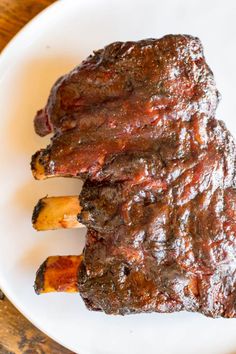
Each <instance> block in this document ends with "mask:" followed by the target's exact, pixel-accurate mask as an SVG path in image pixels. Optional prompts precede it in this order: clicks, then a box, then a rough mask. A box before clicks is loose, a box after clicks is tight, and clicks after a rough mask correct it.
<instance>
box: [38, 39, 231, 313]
mask: <svg viewBox="0 0 236 354" xmlns="http://www.w3.org/2000/svg"><path fill="white" fill-rule="evenodd" d="M218 100H219V93H218V91H217V89H216V86H215V82H214V78H213V74H212V72H211V70H210V68H209V67H208V65H207V64H206V61H205V58H204V55H203V49H202V45H201V42H200V41H199V39H198V38H194V37H191V36H188V35H168V36H165V37H163V38H161V39H147V40H141V41H138V42H125V43H122V42H116V43H112V44H110V45H108V46H106V47H105V48H104V49H101V50H98V51H96V52H94V54H93V55H91V56H89V57H88V58H87V59H86V60H85V61H83V62H82V64H81V65H79V66H78V67H76V68H75V69H74V70H72V71H71V72H70V73H69V74H67V75H65V76H63V77H61V78H60V79H59V80H58V81H57V82H56V83H55V85H54V86H53V88H52V90H51V93H50V96H49V99H48V102H47V105H46V107H45V108H44V109H43V110H41V111H39V112H38V113H37V115H36V118H35V121H34V123H35V130H36V132H37V133H38V134H39V135H42V136H43V135H46V134H48V133H51V132H52V133H53V137H52V139H51V143H50V145H49V146H48V147H47V148H46V149H44V150H40V151H39V152H37V153H36V154H35V155H34V156H33V158H32V163H31V166H32V171H33V174H34V176H35V178H36V179H44V178H47V177H52V176H70V177H79V178H81V179H82V180H84V185H83V188H82V192H81V195H80V197H79V198H80V205H81V208H82V210H81V212H80V213H79V210H78V213H79V215H78V221H79V222H81V223H82V224H84V225H86V226H87V228H88V231H87V239H86V245H85V248H84V251H83V259H82V261H81V264H80V261H79V262H78V263H79V264H80V267H79V271H78V290H79V292H80V294H81V296H82V298H83V300H84V302H85V304H86V305H87V307H88V308H89V309H91V310H100V311H104V312H105V313H107V314H122V315H124V314H130V313H139V312H151V311H157V312H173V311H181V310H186V311H193V312H201V313H203V314H205V315H207V316H211V317H218V316H222V317H236V288H235V285H236V262H235V257H236V237H235V236H236V189H235V188H236V177H235V161H236V148H235V142H234V139H233V137H232V135H231V134H230V133H229V132H228V131H227V129H226V128H225V125H224V123H223V122H222V121H220V120H217V119H216V118H215V111H216V108H217V104H218ZM39 209H40V208H39ZM37 213H39V210H38V209H37ZM37 213H36V214H37ZM36 217H37V215H35V214H34V218H36ZM45 267H46V263H44V265H43V267H41V268H40V270H39V273H38V277H37V280H36V290H37V291H38V292H40V287H42V284H43V276H44V271H45V269H46V268H45Z"/></svg>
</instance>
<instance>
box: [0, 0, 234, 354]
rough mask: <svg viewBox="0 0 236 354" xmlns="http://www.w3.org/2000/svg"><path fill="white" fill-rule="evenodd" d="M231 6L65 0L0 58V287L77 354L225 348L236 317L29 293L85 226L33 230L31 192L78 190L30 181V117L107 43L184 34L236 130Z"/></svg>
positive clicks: (217, 351)
mask: <svg viewBox="0 0 236 354" xmlns="http://www.w3.org/2000/svg"><path fill="white" fill-rule="evenodd" d="M235 20H236V5H235V2H234V0H232V1H217V0H212V1H211V0H209V1H207V0H205V1H200V0H197V1H187V0H186V1H184V0H179V1H170V0H165V1H157V0H153V1H151V0H150V1H148V0H146V1H139V0H133V1H128V0H126V1H124V2H123V1H122V0H97V1H96V0H77V1H75V0H65V1H60V2H57V3H55V4H54V5H53V6H51V7H50V8H48V9H47V10H46V11H44V12H43V13H42V14H41V15H39V16H38V17H37V18H35V19H34V20H33V21H32V22H31V23H30V24H28V25H27V26H26V27H25V28H24V29H23V30H22V31H21V32H20V33H19V34H18V35H17V36H16V37H15V39H14V40H12V41H11V43H10V44H9V45H8V46H7V48H6V49H5V50H4V51H3V53H2V54H1V56H0V113H1V117H0V142H1V155H0V159H1V161H0V166H1V171H0V188H1V196H0V218H1V220H0V225H1V235H0V287H1V288H2V289H3V290H4V292H5V293H6V294H7V296H8V297H9V298H10V299H11V301H12V302H13V303H14V304H15V305H16V306H17V307H18V309H19V310H20V311H21V312H22V313H23V314H24V315H25V316H26V317H28V318H29V319H30V320H31V321H32V322H33V323H34V324H35V325H36V326H38V327H39V328H40V329H41V330H43V331H44V332H46V333H47V334H48V335H50V336H51V337H53V338H54V339H55V340H57V341H58V342H60V343H61V344H63V345H65V346H66V347H68V348H70V349H71V350H73V351H75V352H79V353H80V354H106V353H109V354H123V353H124V354H126V353H130V354H143V353H148V354H157V353H159V354H174V353H181V354H194V353H196V354H198V353H201V354H233V353H235V352H236V336H235V333H236V319H235V320H234V319H231V320H223V319H217V320H213V319H209V318H205V317H203V316H202V315H199V314H190V313H177V314H171V315H165V314H143V315H130V316H126V317H114V316H107V315H104V314H102V313H95V312H89V311H88V310H87V309H86V308H85V306H84V304H83V302H82V300H81V299H80V296H79V295H69V294H52V295H44V296H41V297H38V296H36V295H35V294H34V291H33V287H32V286H33V282H34V276H35V271H36V269H37V268H38V266H39V265H40V264H41V262H42V261H43V260H44V259H45V258H46V257H47V256H49V255H53V254H79V253H80V252H81V251H82V248H83V243H84V235H85V229H80V230H76V231H75V230H65V231H54V232H45V233H36V232H35V231H34V230H33V229H32V227H31V213H32V209H33V206H34V204H35V203H36V201H37V200H38V198H40V197H42V196H44V195H46V194H49V195H61V194H71V193H77V192H79V189H80V184H79V182H78V181H76V180H72V179H66V180H63V179H54V180H53V179H51V180H48V181H43V182H37V181H34V180H33V178H32V176H31V172H30V166H29V162H30V158H31V154H32V153H33V152H34V151H36V150H37V149H38V148H40V147H44V146H45V145H46V143H47V142H48V140H49V139H48V137H47V138H44V139H42V138H39V137H38V136H36V134H35V133H34V131H33V124H32V121H33V117H34V114H35V112H36V110H37V109H39V108H41V107H42V106H43V105H44V104H45V101H46V98H47V96H48V92H49V89H50V87H51V85H52V84H53V83H54V81H55V80H56V79H57V78H58V76H60V75H61V74H64V73H66V72H67V71H68V70H70V69H72V68H73V66H75V65H76V64H78V63H79V62H80V61H81V60H82V59H83V58H85V57H86V56H87V55H88V54H90V53H91V52H92V50H93V49H98V48H100V47H102V46H103V45H105V44H107V43H109V42H112V41H115V40H124V41H125V40H130V39H141V38H147V37H160V36H162V35H164V34H167V33H189V34H193V35H197V36H199V37H200V38H201V40H202V42H203V44H204V47H205V54H206V57H207V61H208V63H209V64H210V66H211V67H212V69H213V71H214V73H215V76H216V80H217V85H218V88H219V89H220V91H221V93H222V96H223V99H222V102H221V104H220V107H219V109H218V117H220V118H222V119H224V120H225V121H226V123H227V126H228V128H230V129H231V131H232V132H233V133H234V135H235V136H236V123H235V118H236V117H235V112H236V99H235V93H236V89H235V82H236V70H235V57H236V41H235V38H236V21H235Z"/></svg>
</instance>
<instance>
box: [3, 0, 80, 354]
mask: <svg viewBox="0 0 236 354" xmlns="http://www.w3.org/2000/svg"><path fill="white" fill-rule="evenodd" d="M81 1H84V0H81ZM71 3H73V0H67V1H65V0H64V1H63V0H60V1H59V0H57V1H55V2H54V3H52V4H50V5H49V6H48V7H46V8H45V9H43V10H42V11H41V12H39V13H38V14H37V15H36V16H35V17H33V18H32V19H31V20H30V21H29V22H27V23H26V24H25V25H24V26H23V27H22V28H21V29H20V30H19V31H18V32H17V33H16V34H15V35H14V36H13V37H12V38H11V39H10V41H9V42H8V43H7V44H6V46H5V47H4V48H3V49H2V51H1V52H0V84H1V79H2V77H3V76H4V74H5V72H4V71H5V70H9V68H10V67H11V61H12V59H11V54H12V53H11V52H12V51H13V49H14V51H15V49H16V47H19V45H20V44H21V43H22V41H23V40H24V37H25V36H26V35H27V34H28V33H29V31H31V28H32V27H35V26H41V25H42V23H44V22H46V21H47V18H48V17H49V18H50V17H51V15H52V14H54V12H55V11H61V8H62V7H63V6H70V4H71ZM65 4H66V5H65ZM8 60H9V61H8ZM0 289H1V290H2V292H3V294H4V295H5V296H6V297H7V299H8V300H9V301H10V302H11V303H12V304H13V306H14V307H15V308H16V309H17V310H18V311H19V312H20V313H21V314H22V315H23V316H24V317H25V318H26V319H27V320H28V321H29V322H30V323H31V324H32V325H33V326H35V327H36V328H37V329H39V330H40V331H41V332H42V333H44V334H45V335H46V336H48V337H49V338H51V339H52V340H54V341H55V342H56V343H58V344H60V345H61V346H62V347H64V348H66V349H68V350H70V351H72V352H74V353H75V348H73V347H70V345H68V344H65V343H63V341H60V339H58V338H56V337H55V336H54V335H53V334H52V333H49V332H48V331H47V330H46V329H45V328H43V327H42V326H41V325H40V324H39V323H38V322H37V319H33V318H31V316H30V315H28V314H26V313H25V310H24V308H22V306H21V305H20V304H18V303H17V301H15V300H16V299H15V298H14V297H13V296H12V294H11V293H10V292H9V291H8V289H7V286H6V283H5V281H4V280H3V279H2V278H1V273H0ZM80 354H82V353H81V350H80Z"/></svg>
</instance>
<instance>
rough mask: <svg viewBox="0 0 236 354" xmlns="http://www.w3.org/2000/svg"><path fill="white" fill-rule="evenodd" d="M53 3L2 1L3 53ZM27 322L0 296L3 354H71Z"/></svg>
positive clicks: (0, 34)
mask: <svg viewBox="0 0 236 354" xmlns="http://www.w3.org/2000/svg"><path fill="white" fill-rule="evenodd" d="M53 2H54V1H53V0H0V51H1V50H2V49H3V48H4V46H5V45H6V44H7V42H9V40H10V39H11V38H12V37H13V36H14V35H15V34H16V33H17V32H18V31H19V30H20V28H21V27H23V26H24V25H25V24H26V23H27V22H28V21H29V20H30V19H31V18H33V17H34V16H35V15H36V14H37V13H39V12H40V11H42V10H43V9H44V8H45V7H47V6H48V5H50V4H51V3H53ZM69 353H72V352H71V351H69V350H67V349H65V348H63V347H62V346H60V345H59V344H57V343H56V342H54V341H53V340H52V339H50V338H48V337H47V336H46V335H45V334H43V333H42V332H40V331H39V330H38V329H37V328H35V327H34V326H33V325H32V324H31V323H30V322H29V321H28V320H26V319H25V318H24V317H23V316H22V315H21V314H20V313H19V312H18V311H17V310H16V309H15V308H14V306H13V305H12V304H11V303H10V302H9V300H8V299H7V298H6V297H4V296H3V294H2V293H1V292H0V354H69Z"/></svg>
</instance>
